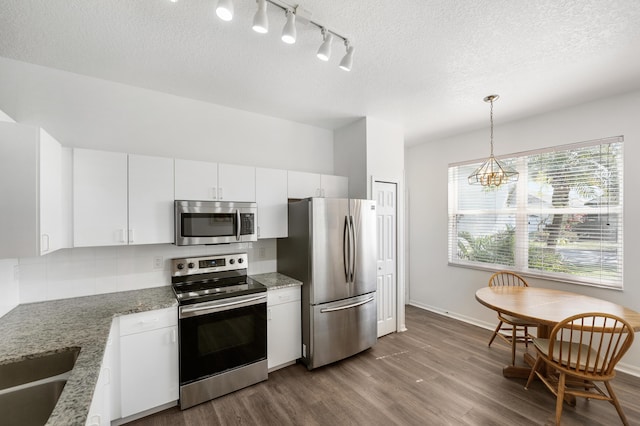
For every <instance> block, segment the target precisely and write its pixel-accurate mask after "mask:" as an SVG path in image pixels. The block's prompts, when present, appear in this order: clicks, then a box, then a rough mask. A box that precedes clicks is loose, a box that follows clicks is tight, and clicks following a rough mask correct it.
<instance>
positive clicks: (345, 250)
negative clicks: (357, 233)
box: [342, 216, 351, 282]
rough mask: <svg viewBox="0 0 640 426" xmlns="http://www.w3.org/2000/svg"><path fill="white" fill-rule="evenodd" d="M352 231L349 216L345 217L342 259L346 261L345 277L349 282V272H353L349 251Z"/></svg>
mask: <svg viewBox="0 0 640 426" xmlns="http://www.w3.org/2000/svg"><path fill="white" fill-rule="evenodd" d="M350 238H351V233H350V232H349V217H348V216H345V217H344V231H343V232H342V261H343V263H344V279H345V281H346V282H349V274H350V273H351V264H350V262H351V260H350V259H349V251H350V250H351V248H350V244H349V240H350Z"/></svg>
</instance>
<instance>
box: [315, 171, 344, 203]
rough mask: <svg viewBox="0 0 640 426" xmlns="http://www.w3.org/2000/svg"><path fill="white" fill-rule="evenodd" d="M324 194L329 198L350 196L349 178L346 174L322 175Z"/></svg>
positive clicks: (321, 185) (321, 183) (321, 181)
mask: <svg viewBox="0 0 640 426" xmlns="http://www.w3.org/2000/svg"><path fill="white" fill-rule="evenodd" d="M320 187H321V188H322V196H323V197H327V198H347V197H349V179H348V178H346V177H344V176H333V175H321V176H320Z"/></svg>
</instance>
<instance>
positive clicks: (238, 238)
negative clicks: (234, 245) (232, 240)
mask: <svg viewBox="0 0 640 426" xmlns="http://www.w3.org/2000/svg"><path fill="white" fill-rule="evenodd" d="M240 228H241V224H240V210H236V240H237V241H240Z"/></svg>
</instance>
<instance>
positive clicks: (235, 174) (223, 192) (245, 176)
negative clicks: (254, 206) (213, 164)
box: [218, 164, 256, 202]
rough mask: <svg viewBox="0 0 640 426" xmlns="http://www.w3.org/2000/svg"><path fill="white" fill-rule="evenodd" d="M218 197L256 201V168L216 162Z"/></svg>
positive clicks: (225, 199)
mask: <svg viewBox="0 0 640 426" xmlns="http://www.w3.org/2000/svg"><path fill="white" fill-rule="evenodd" d="M218 199H219V200H222V201H248V202H255V201H256V168H255V167H250V166H237V165H234V164H218Z"/></svg>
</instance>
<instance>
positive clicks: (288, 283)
mask: <svg viewBox="0 0 640 426" xmlns="http://www.w3.org/2000/svg"><path fill="white" fill-rule="evenodd" d="M250 277H251V278H253V279H254V280H256V281H258V282H259V283H260V284H263V285H264V286H265V287H267V290H278V289H281V288H287V287H295V286H301V285H302V282H301V281H298V280H296V279H293V278H291V277H288V276H286V275H283V274H280V273H278V272H269V273H267V274H259V275H251V276H250Z"/></svg>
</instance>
